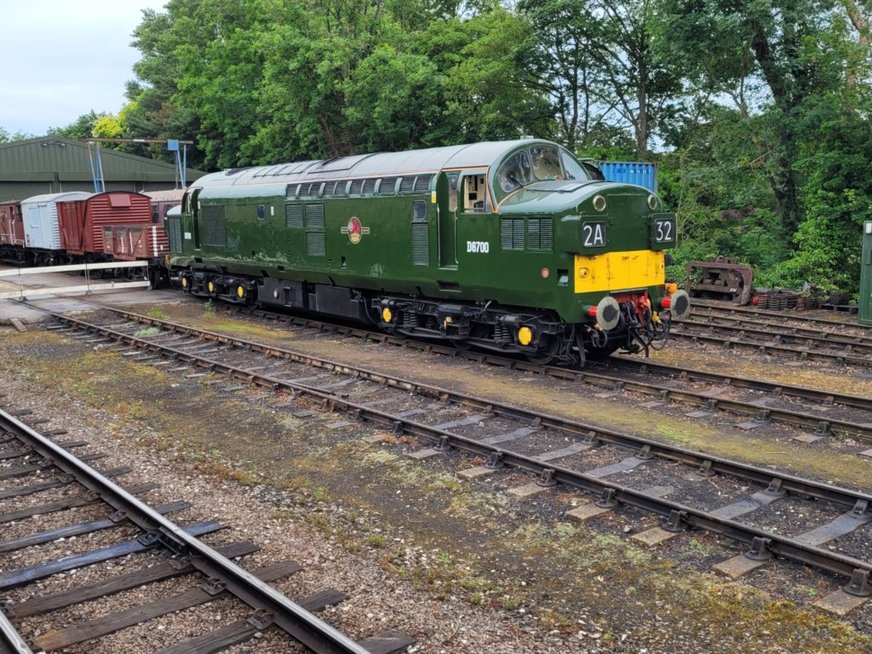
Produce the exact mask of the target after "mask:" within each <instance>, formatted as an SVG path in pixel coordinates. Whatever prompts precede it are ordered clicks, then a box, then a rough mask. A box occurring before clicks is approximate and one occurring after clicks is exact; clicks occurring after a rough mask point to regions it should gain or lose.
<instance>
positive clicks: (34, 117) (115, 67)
mask: <svg viewBox="0 0 872 654" xmlns="http://www.w3.org/2000/svg"><path fill="white" fill-rule="evenodd" d="M165 2H166V0H83V1H80V2H75V3H73V2H69V0H31V1H30V2H21V1H17V0H2V2H0V13H2V26H3V30H2V34H3V36H2V38H0V127H2V128H3V129H5V130H6V131H7V132H9V133H16V132H24V133H27V134H34V135H36V136H41V135H42V134H44V133H45V132H46V130H47V129H48V128H49V127H63V126H65V125H68V124H70V123H72V122H73V121H75V120H76V118H78V117H79V116H80V115H82V114H84V113H88V112H89V111H91V110H92V109H93V110H94V111H96V112H98V113H99V112H104V111H105V112H110V113H116V112H118V110H119V109H121V107H122V106H124V103H125V98H124V85H125V83H126V82H127V81H128V80H130V79H133V64H134V63H135V62H136V61H137V60H138V59H139V51H138V50H136V49H134V48H133V47H131V46H130V42H131V41H132V40H133V37H132V36H131V35H132V33H133V30H134V29H135V28H136V27H137V25H139V24H140V23H141V22H142V10H143V9H156V10H161V9H162V8H163V5H164V4H165Z"/></svg>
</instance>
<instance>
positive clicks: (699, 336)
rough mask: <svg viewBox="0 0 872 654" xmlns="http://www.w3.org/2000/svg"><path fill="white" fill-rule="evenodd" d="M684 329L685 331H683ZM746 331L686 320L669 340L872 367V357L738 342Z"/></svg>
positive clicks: (671, 334)
mask: <svg viewBox="0 0 872 654" xmlns="http://www.w3.org/2000/svg"><path fill="white" fill-rule="evenodd" d="M685 328H686V329H685ZM695 329H700V330H702V329H706V330H708V331H709V332H710V333H701V332H697V331H693V330H695ZM715 329H719V330H722V331H736V332H738V333H739V335H738V336H736V337H733V338H729V337H727V336H717V335H716V334H714V332H713V330H715ZM747 331H748V330H744V329H741V328H739V327H728V326H724V325H721V326H718V325H710V324H708V323H693V322H689V321H687V320H685V321H682V322H675V323H673V325H672V331H670V333H669V337H670V338H683V339H686V340H690V341H694V342H697V341H704V342H708V343H717V344H719V345H723V346H725V347H734V346H735V347H743V348H746V349H747V348H751V349H754V350H757V351H758V352H766V351H767V350H771V351H773V352H782V353H785V354H793V355H796V356H797V357H798V358H800V359H815V360H819V361H836V362H837V363H841V364H846V365H854V366H860V367H872V357H858V356H852V355H851V354H850V353H846V352H823V351H820V350H813V349H803V348H798V347H789V346H787V345H783V344H781V343H774V342H772V341H743V340H740V336H742V335H747ZM760 333H761V334H762V335H764V336H771V334H766V333H765V332H760ZM827 344H828V345H832V343H827Z"/></svg>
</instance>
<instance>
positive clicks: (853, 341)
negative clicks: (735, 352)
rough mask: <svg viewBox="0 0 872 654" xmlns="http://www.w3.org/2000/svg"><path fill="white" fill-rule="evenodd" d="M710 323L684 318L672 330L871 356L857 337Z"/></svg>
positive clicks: (870, 346) (871, 346)
mask: <svg viewBox="0 0 872 654" xmlns="http://www.w3.org/2000/svg"><path fill="white" fill-rule="evenodd" d="M714 320H715V319H711V320H691V319H689V318H685V319H684V320H676V321H675V323H674V326H675V327H677V328H678V329H684V328H685V327H686V328H689V329H690V330H691V331H692V330H696V329H708V330H710V331H712V332H715V333H717V332H720V333H727V334H739V335H741V334H748V333H750V334H751V335H753V336H754V337H761V336H764V337H767V338H773V339H778V341H777V342H778V343H779V344H785V345H790V344H799V345H805V346H807V347H812V346H813V345H818V346H823V347H829V348H831V349H833V351H838V352H839V353H841V350H845V352H846V353H848V354H854V353H856V354H860V353H866V352H872V339H869V338H863V337H860V336H844V335H838V334H832V333H826V334H824V335H821V333H820V332H813V333H812V334H798V333H796V330H794V329H792V328H791V329H783V328H782V329H778V330H776V331H772V330H770V329H768V327H769V325H767V324H766V323H760V322H757V321H745V322H747V323H750V326H743V325H742V321H734V320H732V319H730V318H717V320H720V321H723V322H721V323H716V322H714ZM724 323H725V324H724ZM807 331H812V330H807ZM678 333H681V332H678ZM843 339H844V340H843ZM854 348H856V351H855V350H854Z"/></svg>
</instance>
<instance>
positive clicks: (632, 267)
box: [575, 250, 666, 293]
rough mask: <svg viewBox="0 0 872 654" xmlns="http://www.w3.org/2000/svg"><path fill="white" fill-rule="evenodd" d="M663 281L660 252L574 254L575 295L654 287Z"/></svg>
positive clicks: (661, 255) (664, 262)
mask: <svg viewBox="0 0 872 654" xmlns="http://www.w3.org/2000/svg"><path fill="white" fill-rule="evenodd" d="M665 281H666V261H665V256H664V253H663V252H656V251H654V250H632V251H629V252H606V253H605V254H597V255H595V256H592V257H587V256H583V255H580V254H577V255H575V292H576V293H596V292H602V291H620V290H623V289H627V288H642V287H644V286H657V285H659V284H663V283H664V282H665Z"/></svg>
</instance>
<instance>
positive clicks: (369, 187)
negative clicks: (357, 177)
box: [363, 178, 378, 195]
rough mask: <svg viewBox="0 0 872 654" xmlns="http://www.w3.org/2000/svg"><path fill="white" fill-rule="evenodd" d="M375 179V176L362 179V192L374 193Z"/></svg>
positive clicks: (365, 193)
mask: <svg viewBox="0 0 872 654" xmlns="http://www.w3.org/2000/svg"><path fill="white" fill-rule="evenodd" d="M377 181H378V180H377V179H375V178H372V179H365V180H363V194H364V195H372V194H373V193H375V183H376V182H377Z"/></svg>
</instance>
